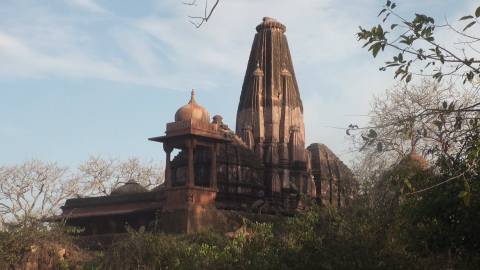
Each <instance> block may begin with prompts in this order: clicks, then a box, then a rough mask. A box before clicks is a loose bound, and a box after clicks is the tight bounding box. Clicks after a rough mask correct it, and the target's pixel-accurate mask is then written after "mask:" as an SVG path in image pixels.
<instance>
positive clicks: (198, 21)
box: [183, 0, 220, 28]
mask: <svg viewBox="0 0 480 270" xmlns="http://www.w3.org/2000/svg"><path fill="white" fill-rule="evenodd" d="M219 3H220V0H215V3H214V4H213V5H212V6H209V3H208V0H205V5H204V10H203V15H202V16H188V18H190V20H189V22H190V23H191V24H193V25H194V26H195V27H196V28H200V27H201V26H202V25H203V24H204V23H206V22H208V20H210V17H211V16H212V14H213V12H214V11H215V9H216V8H217V6H218V4H219ZM183 4H184V5H188V6H197V0H192V1H191V2H183Z"/></svg>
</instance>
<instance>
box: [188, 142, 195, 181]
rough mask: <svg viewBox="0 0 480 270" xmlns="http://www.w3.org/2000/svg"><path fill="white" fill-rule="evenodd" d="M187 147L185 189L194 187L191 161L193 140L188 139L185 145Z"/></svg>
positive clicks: (193, 171) (192, 162) (193, 168)
mask: <svg viewBox="0 0 480 270" xmlns="http://www.w3.org/2000/svg"><path fill="white" fill-rule="evenodd" d="M186 146H187V154H188V156H187V158H188V165H187V166H188V167H187V187H193V186H195V167H194V159H193V151H194V148H195V140H194V139H190V140H188V141H187V143H186Z"/></svg>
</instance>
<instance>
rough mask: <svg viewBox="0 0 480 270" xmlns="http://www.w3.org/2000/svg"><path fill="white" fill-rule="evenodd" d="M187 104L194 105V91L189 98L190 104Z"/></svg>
mask: <svg viewBox="0 0 480 270" xmlns="http://www.w3.org/2000/svg"><path fill="white" fill-rule="evenodd" d="M188 103H189V104H192V103H196V101H195V89H192V93H191V97H190V102H188Z"/></svg>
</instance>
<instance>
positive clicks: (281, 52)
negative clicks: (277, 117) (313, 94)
mask: <svg viewBox="0 0 480 270" xmlns="http://www.w3.org/2000/svg"><path fill="white" fill-rule="evenodd" d="M256 29H257V34H256V35H255V38H254V41H253V44H252V49H251V52H250V58H249V60H248V66H247V71H246V73H245V78H244V81H243V87H242V93H241V96H240V103H239V106H238V111H239V112H240V111H242V110H244V109H250V108H252V107H254V106H255V104H254V103H255V100H256V97H257V96H258V93H257V92H256V88H255V81H254V78H255V76H259V75H261V76H262V77H264V79H263V87H262V88H263V91H264V93H263V98H264V103H265V106H266V107H269V106H272V104H271V103H272V99H269V98H268V97H277V96H279V95H280V94H281V93H280V92H281V89H280V88H281V85H282V83H281V80H282V73H283V74H285V73H289V74H290V75H291V79H292V83H291V84H290V85H289V86H288V88H289V89H288V91H287V92H288V93H289V94H288V97H286V99H287V100H285V102H286V103H287V104H288V105H289V107H291V108H292V109H293V108H296V107H300V109H301V111H302V112H303V105H302V100H301V99H300V93H299V90H298V85H297V79H296V77H295V71H294V70H293V63H292V57H291V55H290V49H289V47H288V42H287V37H286V36H285V34H284V33H285V31H286V27H285V26H284V25H283V24H282V23H280V22H278V21H276V20H275V19H272V18H268V17H265V18H263V22H262V23H261V24H259V25H258V26H257V28H256Z"/></svg>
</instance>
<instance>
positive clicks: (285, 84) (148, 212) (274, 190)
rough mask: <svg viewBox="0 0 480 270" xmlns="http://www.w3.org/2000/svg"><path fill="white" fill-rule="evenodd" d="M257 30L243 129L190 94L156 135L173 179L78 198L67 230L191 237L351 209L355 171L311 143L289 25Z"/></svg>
mask: <svg viewBox="0 0 480 270" xmlns="http://www.w3.org/2000/svg"><path fill="white" fill-rule="evenodd" d="M256 31H257V33H256V35H255V38H254V41H253V45H252V49H251V52H250V58H249V61H248V66H247V69H246V73H245V78H244V82H243V86H242V91H241V94H240V101H239V105H238V110H237V119H236V128H235V130H231V129H230V128H229V127H228V126H227V125H226V124H225V123H224V122H223V118H222V117H221V116H220V115H215V116H213V117H212V118H211V117H210V114H209V112H208V111H207V109H205V108H203V107H202V106H200V105H199V102H198V101H197V99H199V98H200V97H196V96H195V93H194V92H193V91H192V93H191V97H190V101H189V102H188V104H186V105H184V106H182V107H180V108H179V109H178V110H177V112H176V113H175V116H174V121H173V122H171V123H167V124H166V131H165V134H164V135H163V136H159V137H153V138H150V139H149V140H151V141H154V142H159V143H162V144H163V149H164V152H165V157H166V158H165V159H166V162H165V182H164V183H163V184H162V185H160V186H158V187H155V188H154V189H152V190H146V189H145V188H143V187H142V186H140V185H139V184H138V183H136V182H135V181H129V182H128V183H126V184H125V185H124V186H121V187H119V188H118V189H116V190H114V191H113V192H112V194H111V195H110V196H104V197H92V198H78V199H70V200H68V201H67V202H66V204H65V205H64V206H63V207H62V210H63V213H62V217H63V218H66V219H67V223H68V224H70V225H75V226H80V227H84V228H85V232H84V233H85V234H86V235H102V234H115V233H121V232H124V231H125V224H128V225H129V226H132V227H134V228H139V227H141V226H145V227H151V228H153V227H154V228H155V229H157V230H161V231H166V232H186V233H190V232H196V231H201V230H208V229H221V230H222V229H223V230H227V229H229V227H232V226H233V227H234V224H235V220H236V219H238V217H239V216H249V217H253V218H255V217H259V216H268V215H271V216H278V215H287V216H288V215H294V214H295V213H296V212H297V211H302V209H303V208H304V203H303V202H304V201H305V199H306V200H311V201H315V202H317V203H320V204H322V205H333V206H340V207H341V206H344V205H346V204H348V203H349V201H350V200H351V198H353V196H354V194H355V192H356V190H357V184H356V181H355V179H354V177H353V174H352V173H351V171H350V170H349V169H348V168H347V166H346V165H344V164H343V163H342V162H341V161H340V160H339V159H338V158H337V157H336V156H335V154H334V153H333V152H332V151H330V150H329V149H328V148H327V147H326V146H325V145H323V144H318V143H314V144H311V145H310V146H308V147H306V146H305V125H304V118H303V105H302V100H301V98H300V91H299V87H298V84H297V80H296V76H295V71H294V68H293V63H292V58H291V55H290V50H289V47H288V43H287V38H286V35H285V31H286V27H285V26H284V25H283V24H281V23H280V22H278V21H276V20H274V19H271V18H264V19H263V22H262V23H261V24H260V25H258V26H257V28H256ZM175 149H177V151H175ZM173 153H177V154H176V155H175V156H174V155H173ZM232 224H233V225H232Z"/></svg>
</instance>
